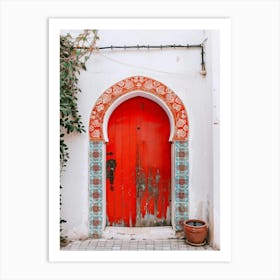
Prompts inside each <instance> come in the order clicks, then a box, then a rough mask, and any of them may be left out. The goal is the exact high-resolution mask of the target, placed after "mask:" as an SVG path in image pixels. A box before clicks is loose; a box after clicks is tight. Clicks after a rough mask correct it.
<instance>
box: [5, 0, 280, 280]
mask: <svg viewBox="0 0 280 280" xmlns="http://www.w3.org/2000/svg"><path fill="white" fill-rule="evenodd" d="M42 2H43V5H42V3H41V1H36V2H35V1H24V0H21V1H2V2H1V8H2V9H1V11H0V12H1V145H2V146H1V171H2V172H1V252H0V253H1V255H0V256H1V264H0V267H1V270H0V276H1V278H2V279H92V278H94V279H132V278H134V279H136V278H137V279H151V278H152V279H279V277H280V275H279V263H280V261H279V238H278V237H279V190H278V186H279V185H278V183H279V175H278V172H279V148H278V147H279V142H278V141H279V113H278V112H279V111H278V109H279V96H278V94H279V2H278V1H223V2H219V5H217V3H216V2H215V1H205V2H203V1H195V2H192V1H185V2H182V1H178V2H176V3H175V2H174V1H172V3H171V1H170V2H168V1H164V2H166V3H167V5H161V9H154V11H153V13H152V14H153V16H154V15H157V16H161V17H166V16H177V17H179V16H186V17H201V16H206V17H216V16H230V17H231V18H232V31H233V32H232V50H233V56H232V60H233V63H232V73H233V74H232V77H233V85H232V100H231V106H232V109H233V111H232V124H233V125H232V131H233V133H232V140H233V141H232V154H233V157H232V166H233V167H232V168H233V173H232V174H233V179H232V185H233V188H232V193H231V196H232V201H233V207H232V224H233V227H232V245H233V246H232V248H233V249H232V261H231V263H216V264H215V263H211V264H203V263H200V264H193V263H184V264H178V263H173V264H172V263H170V264H168V269H166V266H167V264H154V263H153V264H144V263H140V264H130V265H128V264H126V263H124V264H122V265H121V264H108V263H106V264H94V265H93V264H92V263H89V264H86V263H83V264H82V263H79V264H71V263H70V264H51V263H48V261H47V259H48V244H47V242H48V241H47V230H48V228H47V218H48V205H47V200H46V198H47V188H48V184H47V183H48V182H47V175H48V174H47V169H48V168H47V165H48V162H47V153H46V150H47V146H48V143H47V137H48V134H47V125H48V113H47V107H46V106H47V105H46V104H48V101H47V100H48V96H47V95H48V91H47V77H46V76H47V74H46V73H47V64H48V59H47V58H46V57H47V50H48V44H47V35H46V32H47V24H48V22H47V18H48V17H50V16H52V17H57V16H60V17H61V16H65V17H73V16H76V17H77V16H79V17H88V16H107V17H108V16H149V15H150V13H149V12H148V13H147V11H151V8H153V7H155V4H153V5H151V4H150V2H149V5H147V6H148V8H147V6H146V2H145V1H141V5H140V6H139V7H138V9H134V7H133V8H132V7H131V6H126V9H123V6H122V5H119V4H114V3H110V5H109V4H108V1H104V2H103V4H99V5H96V4H95V3H92V2H93V1H92V2H91V3H90V2H89V1H84V2H81V1H76V2H75V1H69V3H67V4H68V5H67V8H66V4H65V3H66V2H65V1H61V2H58V1H42ZM155 2H157V1H155ZM143 3H144V4H145V5H142V4H143ZM108 7H110V8H111V9H109V8H108ZM19 27H20V28H19ZM19 31H21V32H19ZM15 33H17V35H18V36H19V37H17V36H14V34H15ZM34 34H36V36H35V37H36V38H37V42H36V46H37V47H35V46H34V45H30V44H27V42H28V43H31V42H33V40H34ZM3 38H4V39H5V40H2V39H3ZM18 39H20V41H21V42H22V44H20V51H19V44H18ZM264 42H265V43H266V44H263V43H264ZM31 46H33V47H31ZM15 65H18V66H20V67H15ZM23 66H24V67H23ZM22 69H24V71H23V70H22ZM15 77H16V82H15ZM23 93H24V94H23ZM11 108H13V110H12V109H11ZM19 116H21V119H23V118H24V120H25V121H26V120H28V121H29V122H30V123H32V127H35V126H36V127H37V129H30V130H28V137H25V136H26V134H27V130H26V127H25V126H24V125H23V123H22V122H21V125H20V126H18V119H20V117H19ZM256 116H260V117H259V118H258V122H257V121H256ZM15 128H16V129H15ZM260 128H261V129H260ZM260 130H261V133H260ZM257 132H259V134H257ZM256 135H257V137H256ZM34 139H36V141H35V140H34ZM19 140H20V143H21V145H20V147H21V149H16V148H15V147H17V145H18V143H19ZM22 147H24V148H22ZM261 147H264V149H265V151H264V150H261V152H259V153H258V157H257V159H258V160H256V151H259V150H260V148H261ZM44 149H45V150H44ZM42 150H43V151H42ZM15 159H17V162H18V163H20V168H18V169H17V174H16V176H15V171H14V170H15V169H14V168H15ZM23 159H24V161H23ZM260 163H261V164H260ZM262 190H264V191H262ZM11 202H13V203H11ZM19 209H20V211H19ZM19 212H20V213H19ZM264 217H265V218H266V222H267V223H268V224H272V225H274V226H273V231H272V232H271V240H272V243H271V244H269V245H267V244H265V243H263V242H261V241H260V235H257V234H253V235H251V234H250V233H247V231H245V233H244V231H243V230H241V229H243V228H245V229H247V228H250V229H251V228H255V225H256V224H258V223H259V220H260V219H261V218H264ZM15 220H16V222H15ZM277 221H278V222H277ZM258 232H259V233H263V231H262V230H260V229H259V230H258ZM244 236H245V237H248V236H250V238H249V239H248V238H244ZM248 240H249V242H248ZM136 271H137V273H135V272H136ZM186 271H187V274H186Z"/></svg>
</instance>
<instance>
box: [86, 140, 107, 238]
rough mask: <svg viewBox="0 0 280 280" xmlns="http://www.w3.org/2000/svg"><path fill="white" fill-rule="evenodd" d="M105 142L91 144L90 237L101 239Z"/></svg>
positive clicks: (92, 142)
mask: <svg viewBox="0 0 280 280" xmlns="http://www.w3.org/2000/svg"><path fill="white" fill-rule="evenodd" d="M103 160H104V158H103V142H98V141H90V142H89V236H90V237H93V238H100V237H101V234H102V224H103V211H105V209H103V208H104V205H103V196H104V193H103Z"/></svg>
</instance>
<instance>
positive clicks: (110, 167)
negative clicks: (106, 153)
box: [106, 159, 117, 191]
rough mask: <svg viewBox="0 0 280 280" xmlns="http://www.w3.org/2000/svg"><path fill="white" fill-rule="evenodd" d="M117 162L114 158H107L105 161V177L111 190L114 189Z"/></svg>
mask: <svg viewBox="0 0 280 280" xmlns="http://www.w3.org/2000/svg"><path fill="white" fill-rule="evenodd" d="M116 166H117V163H116V160H114V159H109V160H107V162H106V178H107V179H109V181H110V189H111V191H113V190H114V186H113V184H114V178H115V177H114V174H115V169H116Z"/></svg>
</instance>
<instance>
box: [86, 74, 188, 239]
mask: <svg viewBox="0 0 280 280" xmlns="http://www.w3.org/2000/svg"><path fill="white" fill-rule="evenodd" d="M137 96H141V97H144V98H147V99H150V100H152V101H153V102H155V103H157V104H158V105H159V106H161V108H162V109H163V110H164V111H165V113H166V114H167V116H168V119H169V122H170V136H169V141H170V142H171V209H170V210H171V225H172V228H173V229H174V230H175V231H180V230H182V223H183V221H184V220H186V219H188V204H189V203H188V202H189V201H188V197H189V194H188V190H189V151H188V135H189V122H188V118H187V113H186V110H185V106H184V104H183V102H182V101H181V100H180V98H179V97H178V96H177V95H176V94H175V93H174V92H173V91H171V90H170V89H169V88H168V87H167V86H165V85H164V84H162V83H160V82H158V81H156V80H153V79H151V78H147V77H142V76H136V77H130V78H127V79H125V80H122V81H120V82H118V83H116V84H114V85H113V86H112V87H110V88H109V89H107V90H106V91H105V92H104V93H103V94H102V95H101V96H100V97H99V98H98V100H97V102H96V103H95V105H94V107H93V109H92V112H91V116H90V121H89V138H90V139H89V200H88V202H89V220H88V228H89V236H90V237H92V238H101V237H102V233H103V231H104V229H105V227H106V143H107V142H108V121H109V119H110V116H111V114H112V113H113V111H114V110H115V109H116V108H117V107H118V106H119V105H120V104H122V103H123V102H125V101H127V100H128V99H130V98H133V97H137ZM183 128H184V130H183Z"/></svg>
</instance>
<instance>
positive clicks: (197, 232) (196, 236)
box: [184, 219, 208, 246]
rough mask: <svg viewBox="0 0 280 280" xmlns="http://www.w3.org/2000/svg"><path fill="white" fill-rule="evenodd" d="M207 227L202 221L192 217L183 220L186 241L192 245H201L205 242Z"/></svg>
mask: <svg viewBox="0 0 280 280" xmlns="http://www.w3.org/2000/svg"><path fill="white" fill-rule="evenodd" d="M207 232H208V227H207V225H206V223H205V222H204V221H201V220H197V219H192V220H186V221H184V233H185V236H186V242H187V243H188V244H190V245H193V246H202V245H204V244H205V243H206V236H207Z"/></svg>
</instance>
